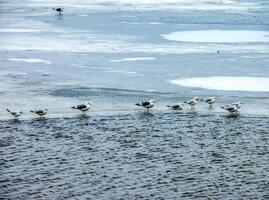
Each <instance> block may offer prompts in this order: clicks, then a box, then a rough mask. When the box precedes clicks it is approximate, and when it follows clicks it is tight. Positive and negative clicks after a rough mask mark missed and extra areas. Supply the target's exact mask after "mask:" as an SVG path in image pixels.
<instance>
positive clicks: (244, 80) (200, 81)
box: [169, 76, 269, 92]
mask: <svg viewBox="0 0 269 200" xmlns="http://www.w3.org/2000/svg"><path fill="white" fill-rule="evenodd" d="M169 82H170V83H172V84H176V85H181V86H187V87H197V88H204V89H209V90H228V91H255V92H269V77H244V76H238V77H236V76H213V77H194V78H182V79H175V80H170V81H169Z"/></svg>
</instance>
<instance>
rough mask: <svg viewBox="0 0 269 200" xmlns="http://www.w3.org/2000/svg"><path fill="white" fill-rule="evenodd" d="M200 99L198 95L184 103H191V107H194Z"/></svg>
mask: <svg viewBox="0 0 269 200" xmlns="http://www.w3.org/2000/svg"><path fill="white" fill-rule="evenodd" d="M198 100H199V98H198V97H193V98H192V99H191V100H189V101H185V102H184V103H186V104H189V105H191V108H192V109H193V108H194V106H195V105H196V104H197V102H198Z"/></svg>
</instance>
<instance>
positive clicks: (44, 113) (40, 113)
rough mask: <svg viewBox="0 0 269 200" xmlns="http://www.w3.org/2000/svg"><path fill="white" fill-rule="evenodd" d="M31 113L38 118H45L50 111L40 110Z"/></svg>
mask: <svg viewBox="0 0 269 200" xmlns="http://www.w3.org/2000/svg"><path fill="white" fill-rule="evenodd" d="M30 112H31V113H35V114H37V115H38V116H40V117H42V116H45V115H46V114H47V112H48V109H40V110H31V111H30Z"/></svg>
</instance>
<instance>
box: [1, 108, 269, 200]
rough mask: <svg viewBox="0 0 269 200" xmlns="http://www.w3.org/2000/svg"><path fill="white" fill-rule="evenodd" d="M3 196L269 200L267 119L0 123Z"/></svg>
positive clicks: (172, 116) (169, 116)
mask: <svg viewBox="0 0 269 200" xmlns="http://www.w3.org/2000/svg"><path fill="white" fill-rule="evenodd" d="M0 130H1V134H0V155H1V165H0V167H1V177H0V191H1V193H0V196H1V197H2V198H4V199H66V198H68V199H86V198H88V199H181V198H185V199H268V198H269V192H268V191H269V190H268V189H269V185H268V176H269V174H268V170H269V169H268V153H269V152H268V140H269V136H268V133H269V124H268V118H259V117H237V118H232V117H227V116H225V115H223V116H222V115H219V116H215V115H200V114H198V113H197V112H195V111H194V112H189V113H180V112H172V113H156V114H153V115H144V114H127V115H112V116H91V117H81V118H62V119H47V120H42V121H35V120H31V121H19V122H14V121H1V122H0Z"/></svg>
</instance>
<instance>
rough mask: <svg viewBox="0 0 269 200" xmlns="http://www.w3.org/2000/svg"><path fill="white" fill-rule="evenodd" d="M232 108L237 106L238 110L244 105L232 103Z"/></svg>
mask: <svg viewBox="0 0 269 200" xmlns="http://www.w3.org/2000/svg"><path fill="white" fill-rule="evenodd" d="M231 105H232V106H236V107H237V108H241V105H242V103H241V102H240V101H238V102H235V103H232V104H231Z"/></svg>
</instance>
